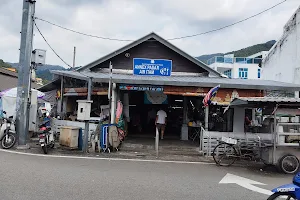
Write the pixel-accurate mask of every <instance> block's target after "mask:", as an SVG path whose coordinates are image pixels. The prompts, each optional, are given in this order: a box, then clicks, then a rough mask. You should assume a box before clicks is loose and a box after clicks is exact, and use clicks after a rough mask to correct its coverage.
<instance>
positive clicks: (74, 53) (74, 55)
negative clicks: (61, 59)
mask: <svg viewBox="0 0 300 200" xmlns="http://www.w3.org/2000/svg"><path fill="white" fill-rule="evenodd" d="M75 58H76V47H74V52H73V68H75Z"/></svg>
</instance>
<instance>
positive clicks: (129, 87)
mask: <svg viewBox="0 0 300 200" xmlns="http://www.w3.org/2000/svg"><path fill="white" fill-rule="evenodd" d="M119 89H120V90H129V91H153V92H162V91H164V88H163V87H161V86H151V85H150V86H149V85H120V86H119Z"/></svg>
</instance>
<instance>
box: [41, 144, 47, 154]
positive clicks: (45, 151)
mask: <svg viewBox="0 0 300 200" xmlns="http://www.w3.org/2000/svg"><path fill="white" fill-rule="evenodd" d="M42 149H43V151H44V154H47V153H48V148H47V145H45V146H43V147H42Z"/></svg>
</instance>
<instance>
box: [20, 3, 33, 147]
mask: <svg viewBox="0 0 300 200" xmlns="http://www.w3.org/2000/svg"><path fill="white" fill-rule="evenodd" d="M22 11H23V14H22V28H21V44H20V58H19V69H18V92H17V106H16V123H17V133H18V136H19V140H18V141H19V148H28V146H27V135H28V125H29V124H28V123H29V108H30V100H29V97H30V95H29V94H30V93H29V90H30V88H29V87H30V84H29V81H31V55H32V40H33V27H34V13H35V1H34V0H23V10H22Z"/></svg>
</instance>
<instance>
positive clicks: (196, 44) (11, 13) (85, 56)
mask: <svg viewBox="0 0 300 200" xmlns="http://www.w3.org/2000/svg"><path fill="white" fill-rule="evenodd" d="M4 2H5V3H3V4H2V5H1V7H0V44H1V45H0V55H1V56H0V58H1V59H4V60H5V61H9V62H17V61H18V59H19V51H18V49H19V46H20V33H19V32H20V30H21V18H22V16H21V15H22V2H21V1H4ZM278 2H280V0H265V1H261V0H214V1H210V0H186V1H182V0H164V1H161V0H151V1H140V0H111V1H104V0H101V1H99V0H89V1H86V0H76V1H74V0H59V1H58V0H43V1H41V0H39V1H37V2H36V16H38V17H40V18H43V19H46V20H49V21H51V22H54V23H57V24H59V25H62V26H65V27H68V28H71V29H74V30H78V31H81V32H85V33H89V34H93V35H99V36H103V37H111V38H121V39H134V40H135V39H138V38H140V37H142V36H144V35H146V34H148V33H150V32H152V31H154V32H157V33H158V34H160V35H161V36H162V37H164V38H174V37H180V36H184V35H191V34H195V33H200V32H205V31H209V30H212V29H216V28H219V27H222V26H224V25H227V24H231V23H234V22H236V21H239V20H241V19H243V18H246V17H249V16H251V15H253V14H256V13H258V12H260V11H262V10H264V9H266V8H268V7H270V6H272V5H274V4H276V3H278ZM298 6H299V1H298V0H289V1H287V2H285V3H284V4H282V5H280V6H278V7H276V8H275V9H273V10H271V11H268V12H266V13H264V14H262V15H260V16H258V17H256V18H254V19H250V20H248V21H246V22H244V23H241V24H238V25H235V26H233V27H230V28H227V29H224V30H222V31H218V32H214V33H210V34H207V35H202V36H198V37H193V38H187V39H180V40H174V41H172V43H173V44H174V45H176V46H177V47H179V48H181V49H183V50H184V51H186V52H187V53H189V54H191V55H193V56H199V55H202V54H209V53H217V52H228V51H232V50H237V49H241V48H244V47H247V46H249V45H254V44H257V43H262V42H266V41H268V40H273V39H275V40H277V39H278V38H279V37H280V36H281V34H282V29H283V26H284V24H285V23H286V21H287V20H288V19H289V18H290V17H291V15H292V14H293V12H294V11H295V10H296V8H297V7H298ZM37 24H38V26H39V28H40V29H41V31H42V33H43V34H44V36H45V37H46V38H47V40H48V42H49V43H50V44H51V46H52V47H53V48H54V49H55V50H56V51H57V53H58V54H59V55H60V56H61V57H62V58H63V59H64V60H65V61H66V62H67V63H69V64H70V65H71V64H72V63H71V62H72V57H73V55H72V54H73V47H74V46H76V47H77V56H76V65H77V66H82V65H85V64H88V63H90V62H92V61H93V60H95V59H98V58H100V57H102V56H104V55H105V54H108V53H110V52H112V51H114V50H116V49H118V48H120V47H122V46H124V45H126V44H128V43H129V42H118V41H109V40H101V39H96V38H90V37H85V36H81V35H77V34H74V33H71V32H68V31H65V30H62V29H59V28H57V27H54V26H51V25H49V24H47V23H44V22H41V21H37ZM34 48H41V49H46V50H47V58H46V62H47V63H49V64H58V65H63V66H65V67H66V65H64V63H62V62H61V61H60V60H59V59H58V58H57V57H56V56H55V54H54V53H53V52H52V51H51V50H50V49H49V47H48V46H47V44H45V42H44V41H43V39H42V38H41V36H40V35H39V33H38V32H37V31H35V36H34Z"/></svg>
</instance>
